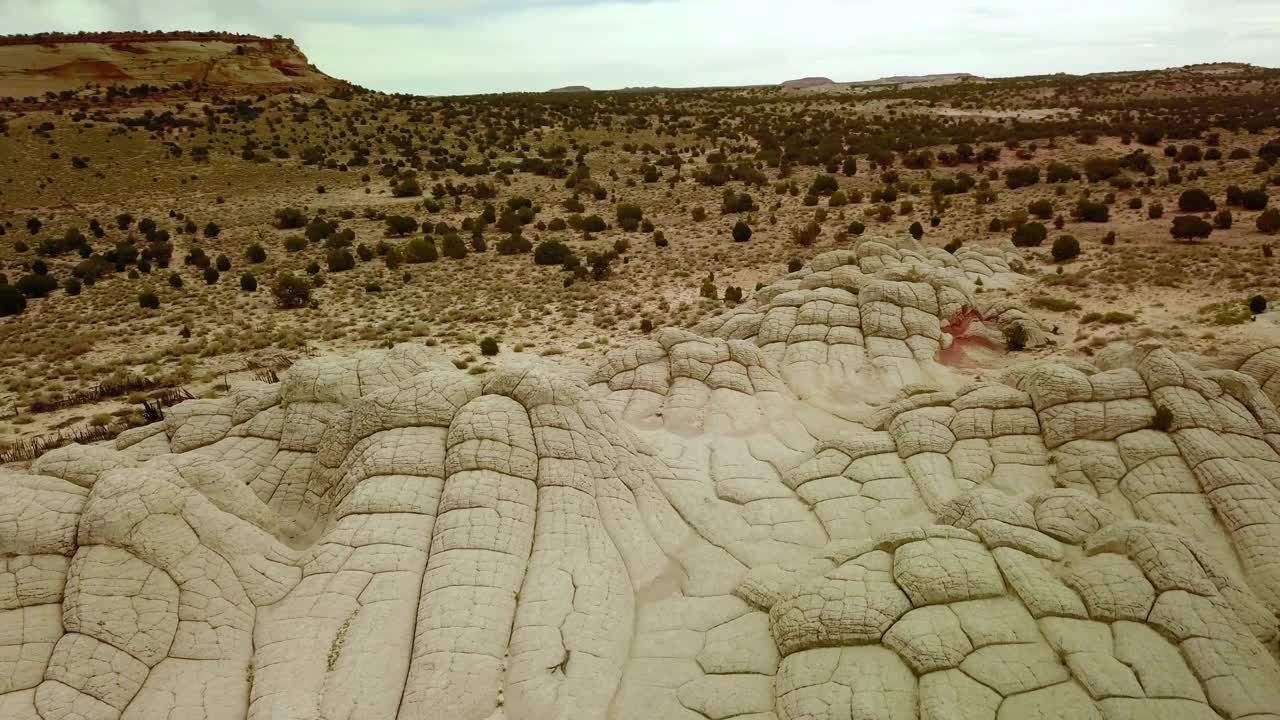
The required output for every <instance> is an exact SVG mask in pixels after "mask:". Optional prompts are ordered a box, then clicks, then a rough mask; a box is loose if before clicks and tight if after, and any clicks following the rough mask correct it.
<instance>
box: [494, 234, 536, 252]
mask: <svg viewBox="0 0 1280 720" xmlns="http://www.w3.org/2000/svg"><path fill="white" fill-rule="evenodd" d="M532 249H533V243H531V242H529V241H528V240H527V239H525V237H524V236H523V235H521V234H520V233H512V234H511V235H508V236H506V237H504V238H502V239H501V240H499V241H498V254H499V255H519V254H521V253H527V252H529V251H530V250H532Z"/></svg>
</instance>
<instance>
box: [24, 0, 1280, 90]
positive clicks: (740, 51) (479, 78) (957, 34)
mask: <svg viewBox="0 0 1280 720" xmlns="http://www.w3.org/2000/svg"><path fill="white" fill-rule="evenodd" d="M0 27H4V28H6V29H7V30H8V31H11V32H38V31H41V30H53V29H56V30H82V29H83V30H96V29H139V28H141V29H154V28H162V29H193V30H205V29H227V30H234V31H241V32H256V33H260V34H265V35H270V34H275V33H280V34H283V35H289V36H292V37H295V38H296V39H297V40H298V41H299V43H300V44H301V46H302V48H303V50H304V51H305V52H306V53H307V54H308V56H309V57H310V59H311V60H312V62H314V63H316V64H317V65H318V66H319V67H320V68H321V69H322V70H325V71H326V72H329V73H330V74H333V75H335V76H338V77H343V78H347V79H350V80H352V81H355V82H358V83H360V84H362V85H366V86H368V87H371V88H375V89H379V90H386V91H403V92H418V93H427V94H448V93H464V92H497V91H503V90H542V89H546V88H550V87H554V86H558V85H569V84H575V85H576V84H584V85H589V86H592V87H597V88H611V87H622V86H627V85H667V86H695V85H720V84H757V83H772V82H778V81H780V80H784V79H787V78H791V77H799V76H804V75H827V76H830V77H833V78H836V79H841V80H855V79H866V78H872V77H879V76H882V75H898V74H913V73H928V72H973V73H978V74H984V75H1020V74H1029V73H1048V72H1060V71H1062V72H1097V71H1103V70H1119V69H1135V68H1147V67H1164V66H1170V65H1181V64H1185V63H1191V62H1205V61H1212V60H1241V61H1246V62H1253V63H1257V64H1263V65H1278V64H1280V43H1275V42H1274V39H1273V38H1271V37H1269V36H1268V34H1266V33H1260V32H1258V31H1257V30H1258V28H1262V27H1273V28H1274V27H1280V8H1278V7H1277V4H1276V3H1274V2H1265V1H1264V0H1226V1H1224V2H1220V3H1219V4H1218V5H1217V6H1215V8H1214V12H1212V13H1206V12H1202V11H1200V10H1199V8H1198V7H1197V6H1195V5H1193V4H1192V3H1190V2H1189V1H1188V0H1175V2H1169V1H1168V0H1130V1H1129V2H1115V0H1076V1H1075V2H1072V3H1061V2H1031V1H1030V0H1022V1H1021V2H1006V1H1004V0H987V1H986V2H980V1H978V0H974V1H972V2H954V0H916V2H915V3H913V4H911V5H909V6H906V5H903V4H897V3H885V2H869V1H867V0H843V1H842V0H790V1H789V2H787V3H785V4H780V3H777V2H767V1H765V0H643V1H641V0H630V1H625V2H624V1H621V0H611V1H609V0H533V1H532V2H531V1H529V0H524V1H519V0H364V1H363V2H360V3H350V2H329V1H325V0H278V1H277V2H272V3H262V2H259V1H256V0H221V1H217V2H209V3H205V4H194V3H174V2H172V0H0Z"/></svg>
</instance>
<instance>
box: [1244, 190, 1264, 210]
mask: <svg viewBox="0 0 1280 720" xmlns="http://www.w3.org/2000/svg"><path fill="white" fill-rule="evenodd" d="M1269 199H1270V198H1268V197H1267V191H1266V190H1246V191H1244V192H1243V193H1241V194H1240V205H1241V206H1242V207H1244V209H1245V210H1263V209H1265V208H1266V207H1267V202H1268V201H1269Z"/></svg>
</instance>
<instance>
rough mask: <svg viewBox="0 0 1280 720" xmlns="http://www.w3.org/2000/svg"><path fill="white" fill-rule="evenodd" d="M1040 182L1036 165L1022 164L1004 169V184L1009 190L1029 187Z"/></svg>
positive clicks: (1038, 169)
mask: <svg viewBox="0 0 1280 720" xmlns="http://www.w3.org/2000/svg"><path fill="white" fill-rule="evenodd" d="M1039 182H1040V168H1039V167H1038V166H1036V165H1022V166H1020V167H1015V168H1009V169H1008V170H1005V171H1004V185H1005V187H1007V188H1009V189H1010V190H1016V189H1018V188H1022V187H1030V186H1032V185H1035V184H1037V183H1039Z"/></svg>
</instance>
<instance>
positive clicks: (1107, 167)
mask: <svg viewBox="0 0 1280 720" xmlns="http://www.w3.org/2000/svg"><path fill="white" fill-rule="evenodd" d="M1121 172H1123V167H1122V166H1121V164H1120V160H1118V159H1116V158H1104V157H1091V158H1088V159H1086V160H1085V161H1084V174H1085V178H1087V179H1088V180H1089V182H1101V181H1103V180H1110V179H1111V178H1113V177H1115V176H1117V175H1119V174H1120V173H1121Z"/></svg>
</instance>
